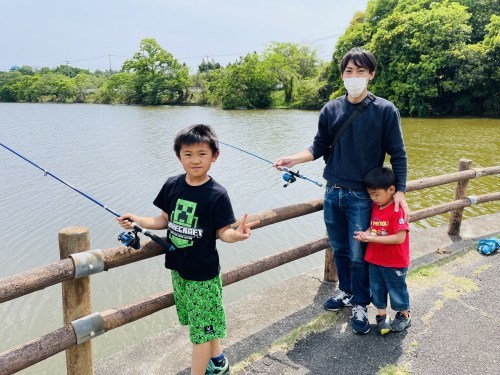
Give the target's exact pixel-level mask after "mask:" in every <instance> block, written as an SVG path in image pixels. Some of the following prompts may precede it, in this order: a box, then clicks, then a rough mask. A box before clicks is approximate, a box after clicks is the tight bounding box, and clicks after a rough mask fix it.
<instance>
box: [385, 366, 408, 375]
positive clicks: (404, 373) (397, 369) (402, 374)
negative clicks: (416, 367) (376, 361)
mask: <svg viewBox="0 0 500 375" xmlns="http://www.w3.org/2000/svg"><path fill="white" fill-rule="evenodd" d="M410 374H411V372H410V370H408V368H407V367H406V366H405V365H387V366H384V367H381V368H380V370H378V372H377V375H410Z"/></svg>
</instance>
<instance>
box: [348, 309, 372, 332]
mask: <svg viewBox="0 0 500 375" xmlns="http://www.w3.org/2000/svg"><path fill="white" fill-rule="evenodd" d="M351 324H352V331H353V332H354V333H368V332H370V322H369V321H368V313H367V309H366V307H364V306H360V305H355V306H353V308H352V316H351Z"/></svg>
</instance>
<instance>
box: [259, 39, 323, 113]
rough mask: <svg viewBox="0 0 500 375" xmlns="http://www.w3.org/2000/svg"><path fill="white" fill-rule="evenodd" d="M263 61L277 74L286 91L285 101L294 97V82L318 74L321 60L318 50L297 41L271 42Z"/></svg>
mask: <svg viewBox="0 0 500 375" xmlns="http://www.w3.org/2000/svg"><path fill="white" fill-rule="evenodd" d="M263 62H264V63H265V64H267V65H268V69H269V70H270V71H271V72H272V74H274V75H275V77H276V79H277V80H278V83H279V84H280V86H281V89H282V90H283V91H284V92H285V102H286V103H287V104H289V103H291V101H292V99H293V92H294V84H295V83H296V82H298V81H300V80H302V79H309V78H312V77H314V76H315V75H316V73H317V67H318V65H319V60H318V58H317V56H316V51H314V50H311V48H310V47H308V46H305V45H300V44H295V43H279V42H272V43H270V44H269V45H268V46H267V47H266V49H265V51H264V53H263Z"/></svg>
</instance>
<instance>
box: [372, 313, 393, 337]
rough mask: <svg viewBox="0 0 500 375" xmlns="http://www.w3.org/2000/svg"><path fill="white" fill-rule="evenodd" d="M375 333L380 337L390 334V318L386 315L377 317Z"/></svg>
mask: <svg viewBox="0 0 500 375" xmlns="http://www.w3.org/2000/svg"><path fill="white" fill-rule="evenodd" d="M375 319H376V320H377V332H378V333H379V334H381V335H385V334H386V333H389V332H391V318H389V317H388V316H387V315H377V316H376V317H375Z"/></svg>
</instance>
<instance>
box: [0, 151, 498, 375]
mask: <svg viewBox="0 0 500 375" xmlns="http://www.w3.org/2000/svg"><path fill="white" fill-rule="evenodd" d="M459 169H460V170H459V172H456V173H451V174H446V175H441V176H436V177H429V178H422V179H419V180H414V181H409V182H408V184H407V192H411V191H415V190H420V189H425V188H430V187H434V186H439V185H443V184H448V183H452V182H457V184H456V188H455V197H454V200H453V201H452V202H448V203H443V204H440V205H437V206H433V207H428V208H424V209H421V210H418V211H414V212H411V215H410V222H415V221H418V220H422V219H425V218H429V217H432V216H435V215H439V214H443V213H446V212H452V214H451V215H450V223H449V230H448V233H449V234H450V235H458V234H459V231H460V223H461V218H462V212H463V209H464V208H465V207H468V206H470V205H472V204H480V203H485V202H492V201H497V200H500V191H498V192H492V193H488V194H484V195H479V196H469V197H467V196H466V189H467V183H468V181H469V180H470V179H474V178H478V177H483V176H489V175H498V174H500V166H494V167H488V168H478V169H471V161H470V160H461V161H460V167H459ZM499 186H500V185H499ZM322 209H323V201H322V200H320V199H318V200H312V201H308V202H305V203H300V204H296V205H291V206H286V207H281V208H277V209H273V210H270V211H265V212H262V213H259V214H254V215H251V216H250V217H249V221H253V220H260V223H259V225H257V226H256V227H255V229H257V228H261V227H264V226H268V225H272V224H275V223H278V222H281V221H285V220H289V219H292V218H295V217H299V216H303V215H307V214H310V213H313V212H317V211H321V210H322ZM237 225H238V222H237V223H235V226H237ZM88 238H89V235H88V230H87V229H86V228H83V227H72V228H66V229H63V230H62V231H61V232H60V233H59V247H60V252H61V260H60V261H58V262H54V263H51V264H48V265H45V266H42V267H39V268H36V269H32V270H29V271H26V272H23V273H20V274H17V275H13V276H10V277H7V278H4V279H0V303H3V302H6V301H9V300H12V299H15V298H18V297H21V296H24V295H26V294H29V293H32V292H35V291H38V290H42V289H44V288H46V287H49V286H52V285H55V284H58V283H62V285H63V309H64V327H62V328H60V329H58V330H56V331H53V332H50V333H48V334H46V335H44V336H42V337H38V338H35V339H33V340H31V341H29V342H27V343H25V344H23V345H20V346H18V347H15V348H13V349H11V350H8V351H5V352H3V353H0V375H6V374H12V373H15V372H17V371H20V370H22V369H24V368H27V367H29V366H32V365H34V364H35V363H38V362H40V361H42V360H44V359H46V358H49V357H51V356H53V355H55V354H57V353H59V352H61V351H64V350H66V362H67V373H68V374H78V375H83V374H93V372H94V370H93V355H92V345H91V343H92V342H91V339H92V338H94V337H96V336H98V335H100V334H103V333H105V332H107V331H110V330H112V329H114V328H118V327H120V326H123V325H125V324H127V323H130V322H133V321H135V320H138V319H141V318H144V317H146V316H148V315H151V314H153V313H155V312H157V311H159V310H162V309H165V308H167V307H170V306H173V305H174V299H173V294H172V292H169V293H160V294H158V295H154V296H149V297H146V298H144V299H143V300H141V301H138V302H134V303H131V304H129V305H125V306H122V307H120V308H118V309H110V310H106V311H103V312H100V313H99V312H97V313H92V309H91V305H90V287H89V280H90V275H91V274H94V273H97V272H100V271H104V270H109V269H111V268H115V267H120V266H123V265H126V264H129V263H133V262H137V261H141V260H144V259H147V258H151V257H155V256H157V255H160V254H163V249H162V248H161V247H160V245H158V244H156V243H154V242H151V241H150V242H148V243H146V244H145V245H144V246H143V247H142V248H141V250H140V251H137V250H133V249H131V248H125V247H117V248H110V249H106V250H102V251H101V250H93V251H89V248H90V244H89V240H88ZM325 249H327V251H326V252H325V274H324V278H325V280H327V281H336V269H335V267H334V262H333V259H332V251H328V249H330V247H329V242H328V239H327V238H326V237H325V238H321V239H318V240H314V241H311V242H308V243H306V244H303V245H301V246H298V247H294V248H291V249H288V250H285V251H283V252H280V253H278V254H274V255H270V256H267V257H264V258H260V259H257V260H255V261H252V262H249V263H246V264H243V265H241V266H238V267H236V268H234V269H231V270H229V271H227V272H225V273H224V274H223V275H222V281H223V285H224V286H227V285H230V284H233V283H235V282H237V281H240V280H244V279H246V278H248V277H251V276H254V275H257V274H259V273H262V272H265V271H268V270H270V269H273V268H275V267H278V266H281V265H283V264H286V263H289V262H292V261H294V260H297V259H300V258H303V257H306V256H308V255H311V254H314V253H316V252H318V251H321V250H325ZM70 254H72V255H71V256H70ZM68 256H70V257H68Z"/></svg>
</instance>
